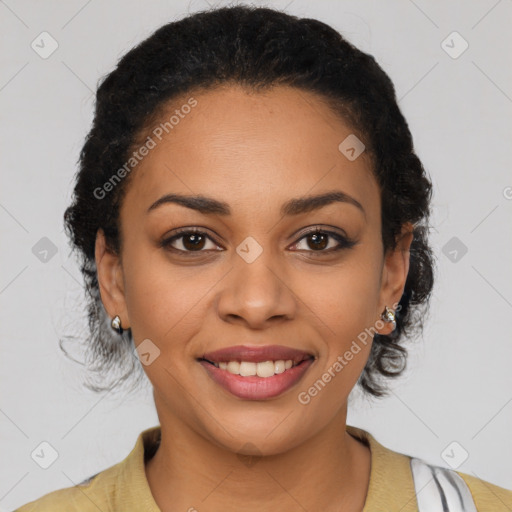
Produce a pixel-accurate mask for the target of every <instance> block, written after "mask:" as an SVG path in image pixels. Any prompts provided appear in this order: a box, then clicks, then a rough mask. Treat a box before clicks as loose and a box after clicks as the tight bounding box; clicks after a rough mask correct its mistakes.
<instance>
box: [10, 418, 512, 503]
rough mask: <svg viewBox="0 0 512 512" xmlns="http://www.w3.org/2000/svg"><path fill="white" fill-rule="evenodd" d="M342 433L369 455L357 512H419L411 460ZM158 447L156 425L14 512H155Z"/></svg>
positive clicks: (356, 432) (505, 493) (481, 487)
mask: <svg viewBox="0 0 512 512" xmlns="http://www.w3.org/2000/svg"><path fill="white" fill-rule="evenodd" d="M346 428H347V432H348V433H349V434H351V435H352V436H353V437H356V438H358V439H360V440H362V441H363V442H364V443H365V444H367V445H368V446H369V447H370V451H371V472H370V485H369V488H368V495H367V497H366V502H365V506H364V509H363V511H362V512H395V511H396V512H418V508H417V503H416V494H415V491H414V483H413V479H412V473H411V467H410V457H409V456H408V455H404V454H402V453H398V452H394V451H392V450H390V449H388V448H386V447H384V446H382V445H381V444H380V443H379V442H377V441H376V440H375V438H374V437H373V436H372V435H371V434H369V433H368V432H366V431H365V430H362V429H360V428H357V427H352V426H350V425H347V427H346ZM159 442H160V426H156V427H152V428H149V429H147V430H144V431H143V432H141V433H140V434H139V437H138V438H137V442H136V444H135V447H134V448H133V449H132V451H131V452H130V454H129V455H128V456H127V457H126V458H125V459H124V460H123V461H121V462H119V463H118V464H116V465H114V466H111V467H110V468H108V469H105V470H104V471H101V472H100V473H98V474H96V475H94V476H93V477H91V478H89V479H88V480H87V481H86V482H85V483H82V484H79V485H77V486H74V487H68V488H65V489H60V490H57V491H53V492H51V493H49V494H46V495H45V496H43V497H41V498H39V499H38V500H36V501H32V502H30V503H27V504H26V505H24V506H22V507H21V508H18V509H17V511H16V512H31V511H34V512H36V511H37V512H57V511H60V510H65V511H66V512H73V511H81V512H88V511H91V512H93V511H94V512H98V510H101V511H102V512H107V511H122V512H139V511H144V512H160V509H159V508H158V506H157V504H156V503H155V500H154V499H153V495H152V494H151V489H150V487H149V484H148V481H147V478H146V472H145V469H144V468H145V466H144V460H145V459H146V460H147V459H149V458H151V457H152V456H153V455H154V453H155V452H156V450H157V448H158V445H159ZM457 473H458V474H459V475H460V476H461V477H462V478H463V479H464V481H465V482H466V483H467V484H468V486H469V489H470V491H471V494H472V495H473V499H474V500H475V504H476V507H477V510H478V511H482V512H511V511H512V491H509V490H507V489H503V488H501V487H498V486H496V485H493V484H490V483H488V482H486V481H484V480H480V479H478V478H475V477H473V476H470V475H466V474H464V473H460V472H457ZM511 484H512V483H511ZM511 487H512V485H511Z"/></svg>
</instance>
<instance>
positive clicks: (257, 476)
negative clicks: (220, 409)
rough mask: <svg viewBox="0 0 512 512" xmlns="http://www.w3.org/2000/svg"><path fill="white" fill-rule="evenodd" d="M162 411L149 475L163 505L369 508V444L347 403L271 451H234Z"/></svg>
mask: <svg viewBox="0 0 512 512" xmlns="http://www.w3.org/2000/svg"><path fill="white" fill-rule="evenodd" d="M159 416H160V424H161V433H162V437H161V443H160V446H159V448H158V450H157V452H156V454H155V455H154V456H153V458H152V459H151V460H149V461H148V462H147V463H146V475H147V479H148V483H149V486H150V489H151V492H152V494H153V496H154V499H155V501H156V503H157V505H158V506H159V508H160V509H161V510H162V512H174V511H177V510H180V511H183V510H190V511H193V510H195V509H197V510H208V511H212V512H216V511H219V512H220V511H223V512H231V511H238V510H244V511H247V512H253V511H254V512H256V511H261V510H262V509H263V510H270V509H273V508H278V509H279V510H281V511H282V512H288V511H290V512H291V511H294V512H295V511H297V510H300V509H304V510H323V511H326V512H327V511H333V512H334V511H339V510H344V511H347V512H356V511H357V512H361V511H362V510H363V506H364V502H365V500H366V495H367V491H368V484H369V476H370V450H369V448H368V447H367V446H366V445H364V444H363V443H362V442H360V441H358V440H356V439H355V438H353V437H352V436H351V435H350V434H348V433H347V432H346V430H345V428H346V405H345V407H344V408H343V409H342V410H341V411H340V412H339V413H338V414H337V415H336V416H335V417H334V418H333V420H332V421H331V422H330V423H329V424H328V425H327V427H326V428H325V429H324V430H322V431H321V432H319V433H318V434H317V435H315V436H314V437H312V438H310V439H308V440H307V441H306V442H304V443H302V444H301V445H299V446H297V447H295V448H293V449H290V450H288V451H286V452H283V453H279V454H277V455H266V456H258V455H254V456H249V455H245V456H242V455H240V454H237V453H233V451H231V450H228V449H226V448H225V447H222V446H219V445H217V444H214V443H212V442H211V441H210V440H209V439H206V438H205V437H204V436H201V435H199V434H198V433H197V432H195V431H193V430H192V429H191V428H190V427H189V426H188V425H186V424H184V423H183V422H182V421H180V420H179V419H178V418H177V417H165V418H163V417H161V415H159ZM162 420H164V421H162Z"/></svg>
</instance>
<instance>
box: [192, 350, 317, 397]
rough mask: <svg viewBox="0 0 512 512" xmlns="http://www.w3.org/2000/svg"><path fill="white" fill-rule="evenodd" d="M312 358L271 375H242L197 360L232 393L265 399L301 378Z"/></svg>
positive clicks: (216, 380) (282, 391) (218, 382)
mask: <svg viewBox="0 0 512 512" xmlns="http://www.w3.org/2000/svg"><path fill="white" fill-rule="evenodd" d="M313 361H314V359H307V360H305V361H303V362H302V363H300V364H298V365H297V366H292V368H290V369H288V370H285V371H284V372H283V373H278V374H276V375H273V376H272V377H258V376H256V375H254V376H250V377H242V376H241V375H235V374H233V373H229V372H228V371H227V370H221V369H220V368H217V367H216V366H214V365H213V364H210V363H207V362H206V361H199V362H200V363H201V365H202V366H203V368H205V369H206V371H207V372H208V374H209V375H210V377H211V378H212V379H213V380H214V381H215V382H216V383H217V384H220V385H221V386H222V387H223V388H224V389H226V390H227V391H229V392H230V393H232V394H233V395H235V396H237V397H239V398H243V399H245V400H266V399H268V398H274V397H276V396H279V395H280V394H281V393H284V392H285V391H287V390H288V389H290V388H291V387H292V386H294V385H295V384H296V383H297V382H299V380H300V379H301V378H302V376H303V375H304V373H305V372H306V371H307V369H308V368H309V367H310V366H311V365H312V363H313Z"/></svg>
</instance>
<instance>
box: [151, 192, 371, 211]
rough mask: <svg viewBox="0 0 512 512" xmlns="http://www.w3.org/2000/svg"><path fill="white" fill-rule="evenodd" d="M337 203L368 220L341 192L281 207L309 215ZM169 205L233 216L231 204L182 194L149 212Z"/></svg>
mask: <svg viewBox="0 0 512 512" xmlns="http://www.w3.org/2000/svg"><path fill="white" fill-rule="evenodd" d="M337 202H339V203H348V204H351V205H353V206H356V207H357V208H358V209H359V210H361V212H362V213H363V215H364V216H365V218H366V212H365V210H364V208H363V205H362V204H361V203H360V202H359V201H358V200H357V199H355V198H353V197H352V196H350V195H348V194H346V193H345V192H342V191H340V190H332V191H330V192H325V193H323V194H318V195H314V196H306V197H299V198H294V199H290V200H288V201H286V202H285V203H284V204H283V205H282V206H281V215H282V216H290V215H300V214H303V213H309V212H312V211H314V210H319V209H320V208H323V207H324V206H327V205H329V204H332V203H337ZM169 203H174V204H179V205H181V206H185V207H186V208H190V209H192V210H196V211H198V212H199V213H203V214H206V215H208V214H217V215H231V208H230V207H229V204H228V203H226V202H224V201H219V200H217V199H213V198H211V197H205V196H202V195H197V196H190V195H182V194H166V195H164V196H162V197H161V198H160V199H157V200H156V201H155V202H154V203H153V204H152V205H151V206H150V207H149V208H148V210H147V212H148V213H149V212H151V211H153V210H155V209H157V208H158V207H160V206H162V205H164V204H169Z"/></svg>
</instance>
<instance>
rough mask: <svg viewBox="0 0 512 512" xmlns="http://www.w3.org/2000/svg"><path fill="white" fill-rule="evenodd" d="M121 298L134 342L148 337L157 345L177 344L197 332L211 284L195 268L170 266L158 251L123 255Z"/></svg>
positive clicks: (140, 251)
mask: <svg viewBox="0 0 512 512" xmlns="http://www.w3.org/2000/svg"><path fill="white" fill-rule="evenodd" d="M123 270H124V272H125V299H126V307H127V310H128V315H129V318H130V324H131V328H132V334H133V337H134V340H135V342H136V343H138V342H139V341H142V340H143V339H146V338H149V339H151V340H152V341H153V342H154V343H156V344H157V345H158V346H161V347H163V346H164V344H165V343H169V342H170V341H172V343H173V344H174V343H179V341H180V338H183V339H186V338H190V337H191V336H192V335H193V334H194V331H195V330H197V328H198V326H199V325H200V322H199V321H198V319H200V318H201V317H202V315H203V312H202V306H203V303H204V302H202V299H203V298H205V295H206V294H207V291H208V290H209V289H210V288H211V287H212V285H213V284H214V283H215V280H214V279H213V278H212V276H209V275H208V274H207V272H206V271H205V272H202V271H200V270H198V268H197V267H192V266H189V267H178V266H173V265H171V263H170V262H169V261H168V260H167V259H166V257H165V255H164V254H162V251H161V250H158V249H156V250H147V251H143V250H141V249H140V248H139V250H138V251H129V250H128V247H127V248H126V255H123Z"/></svg>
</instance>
